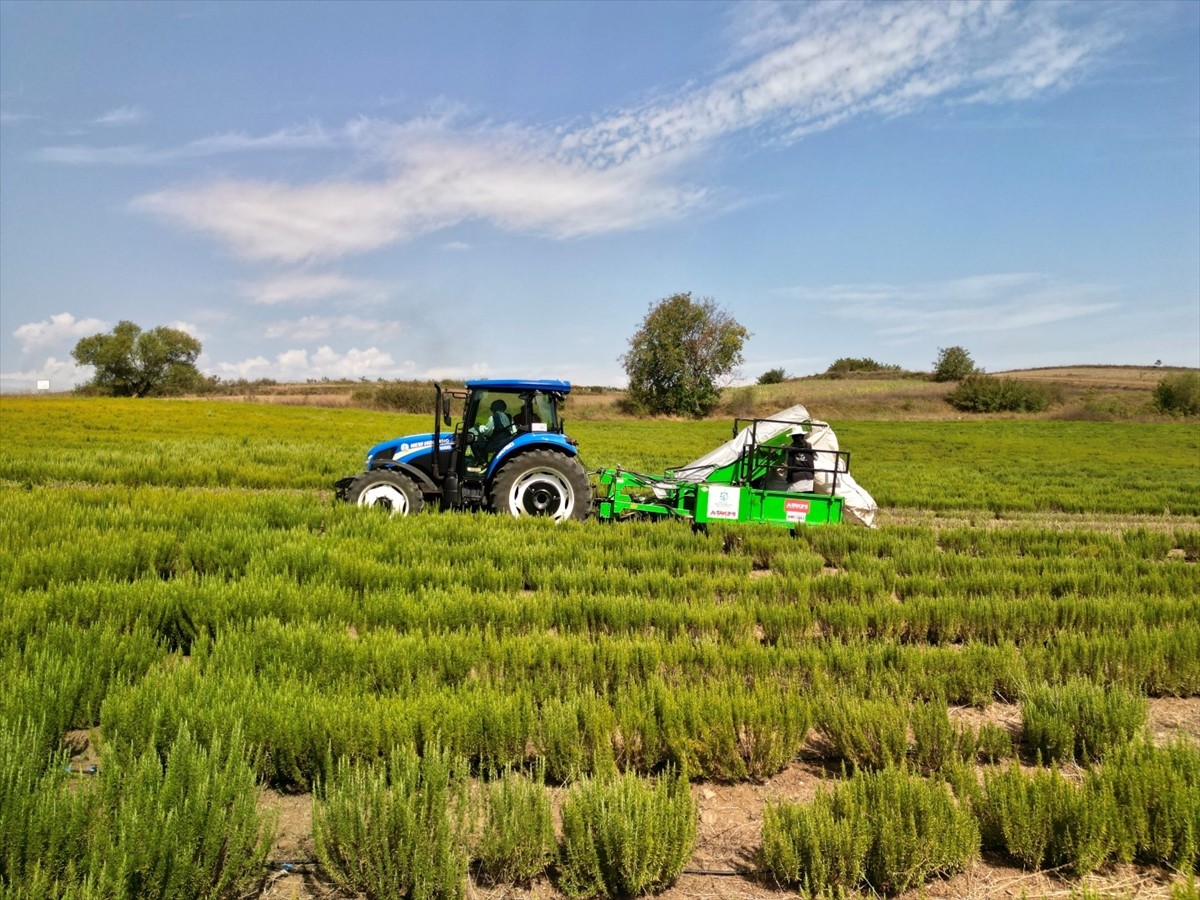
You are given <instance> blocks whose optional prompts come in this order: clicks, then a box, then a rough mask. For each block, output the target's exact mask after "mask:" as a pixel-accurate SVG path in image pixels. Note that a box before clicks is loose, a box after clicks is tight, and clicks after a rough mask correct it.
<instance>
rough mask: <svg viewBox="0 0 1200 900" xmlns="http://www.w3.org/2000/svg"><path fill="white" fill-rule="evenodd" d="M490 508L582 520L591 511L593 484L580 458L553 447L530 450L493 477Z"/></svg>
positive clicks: (511, 513)
mask: <svg viewBox="0 0 1200 900" xmlns="http://www.w3.org/2000/svg"><path fill="white" fill-rule="evenodd" d="M491 503H492V509H493V510H495V511H496V512H498V513H501V514H503V513H508V514H509V515H513V516H550V517H551V518H553V519H555V520H556V521H558V522H562V521H564V520H566V519H575V520H576V521H578V522H582V521H583V520H584V519H586V518H587V517H588V513H590V512H591V511H592V486H591V484H590V483H589V482H588V477H587V473H586V472H585V471H584V470H583V466H581V465H580V464H579V460H578V459H577V458H575V457H573V456H567V455H566V454H565V453H557V452H555V451H553V450H530V451H529V452H527V453H522V454H521V455H520V456H518V457H516V458H515V459H512V460H509V461H508V462H506V463H505V464H504V465H503V466H501V467H500V471H499V472H497V473H496V477H495V478H494V479H492V491H491Z"/></svg>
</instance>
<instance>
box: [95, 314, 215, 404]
mask: <svg viewBox="0 0 1200 900" xmlns="http://www.w3.org/2000/svg"><path fill="white" fill-rule="evenodd" d="M71 355H72V356H73V357H75V361H76V362H77V363H79V365H81V366H94V367H95V369H96V374H95V376H94V377H93V378H92V380H91V381H90V382H88V384H87V387H90V388H91V389H92V390H94V391H96V392H97V393H101V394H108V395H110V396H113V397H146V396H150V395H152V394H165V393H185V392H187V391H189V390H192V389H193V388H194V387H195V386H196V385H197V384H201V383H203V382H204V376H203V375H201V374H200V370H199V369H197V368H196V358H197V357H198V356H199V355H200V342H199V341H198V340H196V339H195V338H194V337H192V336H191V335H190V334H188V333H186V332H184V331H179V330H178V329H176V328H167V327H165V326H159V327H158V328H152V329H151V330H149V331H142V329H141V327H140V326H138V325H135V324H134V323H133V322H128V321H121V322H118V323H117V326H116V327H115V328H114V329H113V330H112V331H111V332H108V333H103V334H93V335H92V336H91V337H85V338H83V339H82V340H81V341H80V342H79V343H77V344H76V345H75V349H74V350H72V351H71Z"/></svg>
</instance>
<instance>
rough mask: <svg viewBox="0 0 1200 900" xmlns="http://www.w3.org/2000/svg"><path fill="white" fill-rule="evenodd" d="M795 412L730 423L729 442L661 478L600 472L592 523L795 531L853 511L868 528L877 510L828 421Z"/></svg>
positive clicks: (855, 518) (620, 470)
mask: <svg viewBox="0 0 1200 900" xmlns="http://www.w3.org/2000/svg"><path fill="white" fill-rule="evenodd" d="M793 409H794V410H797V411H798V414H793V415H788V413H792V412H793V410H786V411H785V412H784V413H780V414H778V417H777V418H771V419H735V420H734V424H733V433H734V437H733V439H732V440H730V441H728V442H727V443H725V444H723V445H722V446H721V447H718V448H717V449H716V450H714V451H712V452H711V453H709V454H707V455H706V456H703V457H701V458H700V459H698V460H696V461H695V462H692V463H689V464H687V465H685V466H679V467H677V468H674V469H669V470H667V471H666V472H665V473H664V474H663V475H646V474H643V473H640V472H631V471H628V470H626V469H624V468H621V467H619V466H618V467H616V468H607V469H601V470H600V471H599V473H598V475H599V483H598V486H597V490H596V493H595V499H594V509H595V513H596V515H597V517H598V518H600V519H606V520H610V521H612V520H625V519H662V518H674V519H682V520H685V521H689V522H691V523H692V526H693V527H694V528H696V529H706V528H707V526H708V524H709V523H710V522H749V523H754V524H763V525H774V526H778V527H780V528H788V529H791V530H793V531H795V530H796V529H797V528H800V527H807V526H812V525H826V524H833V523H838V522H841V521H842V520H843V514H844V513H845V512H851V515H850V517H849V518H850V519H851V520H853V521H856V522H860V523H861V524H866V525H868V526H869V525H871V524H872V522H871V521H870V519H873V517H874V510H875V504H874V501H873V500H871V499H870V496H869V495H867V494H866V492H865V491H863V490H862V489H861V488H859V487H858V486H857V485H856V484H855V482H854V479H853V478H852V477H851V476H850V454H849V453H848V452H846V451H844V450H839V449H837V442H836V438H835V437H834V436H833V432H832V430H831V429H830V428H829V426H828V425H827V424H826V423H824V422H814V421H812V420H811V419H809V418H808V417H807V413H805V412H804V410H803V407H794V408H793ZM800 416H803V418H800ZM847 496H849V498H850V502H851V506H852V508H853V509H852V510H847V508H846V504H847ZM862 498H865V502H856V501H861V500H862ZM864 519H866V520H865V521H864Z"/></svg>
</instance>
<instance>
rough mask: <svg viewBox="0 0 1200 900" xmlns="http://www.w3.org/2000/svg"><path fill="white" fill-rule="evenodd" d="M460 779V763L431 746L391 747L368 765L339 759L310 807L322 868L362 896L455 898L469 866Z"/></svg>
mask: <svg viewBox="0 0 1200 900" xmlns="http://www.w3.org/2000/svg"><path fill="white" fill-rule="evenodd" d="M463 775H464V772H463V766H462V763H461V762H460V761H458V760H457V759H456V758H454V757H452V756H451V755H450V753H449V752H447V751H443V750H440V749H439V748H437V747H432V746H431V747H427V748H426V753H425V756H424V757H420V756H418V755H417V753H416V751H415V750H413V749H412V748H411V747H400V748H394V749H393V750H392V752H391V754H390V755H389V756H388V758H387V762H386V764H379V765H374V766H372V765H368V764H365V763H363V764H354V763H351V762H349V761H348V760H347V759H345V758H342V759H340V760H339V761H338V764H337V768H336V770H335V772H334V776H333V778H332V779H331V780H330V782H329V784H328V785H326V786H325V788H324V791H323V792H320V793H319V794H318V797H317V798H316V800H315V802H314V804H313V837H314V840H315V843H316V850H317V859H318V860H319V861H320V863H321V868H322V869H323V870H324V871H325V872H326V873H327V874H328V875H329V876H330V877H331V878H332V879H333V880H334V881H335V882H336V883H337V884H339V885H341V886H342V887H344V888H346V889H348V890H350V891H355V892H358V893H361V894H364V895H365V896H367V897H368V898H379V900H385V898H386V900H399V898H411V900H447V898H453V900H458V898H461V897H462V896H463V895H464V893H465V889H466V875H467V863H468V851H467V846H468V822H467V816H468V812H469V810H468V803H467V795H466V790H465V779H464V777H463ZM322 794H323V796H322Z"/></svg>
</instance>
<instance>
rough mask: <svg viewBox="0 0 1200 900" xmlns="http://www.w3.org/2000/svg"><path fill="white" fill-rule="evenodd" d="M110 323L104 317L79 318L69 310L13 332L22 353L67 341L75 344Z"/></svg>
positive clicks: (27, 323) (107, 326)
mask: <svg viewBox="0 0 1200 900" xmlns="http://www.w3.org/2000/svg"><path fill="white" fill-rule="evenodd" d="M108 328H109V325H108V323H107V322H105V321H103V320H102V319H93V318H88V319H77V318H75V316H73V315H72V314H71V313H69V312H63V313H58V315H54V316H51V317H50V318H49V319H43V320H42V321H40V322H26V323H25V324H24V325H21V326H20V327H19V328H17V329H16V330H15V331H14V332H13V337H15V338H16V339H17V342H18V343H19V344H20V345H21V353H22V355H25V354H30V353H33V352H35V351H37V350H45V349H46V348H48V347H58V346H61V345H64V344H66V343H68V342H69V343H71V344H72V345H74V343H75V342H76V341H78V340H79V339H80V338H83V337H87V336H89V335H92V334H97V333H99V332H102V331H107V330H108Z"/></svg>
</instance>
